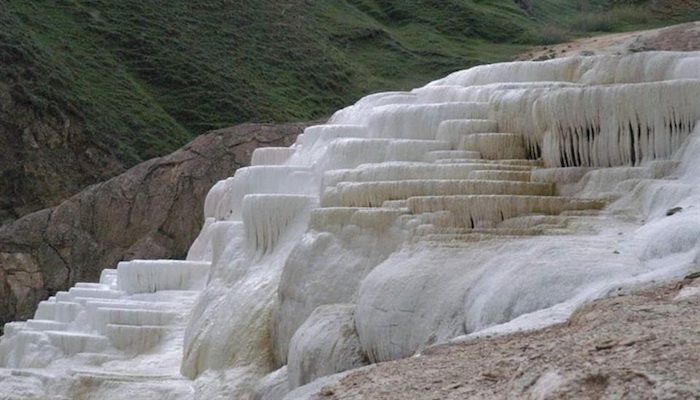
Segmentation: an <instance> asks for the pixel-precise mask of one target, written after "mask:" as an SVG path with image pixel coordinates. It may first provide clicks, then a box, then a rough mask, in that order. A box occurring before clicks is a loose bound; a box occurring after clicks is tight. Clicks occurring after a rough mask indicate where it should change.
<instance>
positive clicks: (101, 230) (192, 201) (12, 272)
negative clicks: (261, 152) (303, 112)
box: [0, 123, 306, 324]
mask: <svg viewBox="0 0 700 400" xmlns="http://www.w3.org/2000/svg"><path fill="white" fill-rule="evenodd" d="M304 127H306V124H303V123H296V124H286V125H262V124H244V125H238V126H235V127H232V128H227V129H222V130H217V131H212V132H210V133H208V134H205V135H202V136H200V137H198V138H197V139H195V140H194V141H192V142H191V143H190V144H188V145H187V146H185V147H183V148H181V149H180V150H178V151H176V152H175V153H173V154H171V155H169V156H167V157H162V158H155V159H152V160H149V161H146V162H144V163H142V164H139V165H137V166H136V167H134V168H132V169H130V170H128V171H126V172H125V173H123V174H121V175H119V176H117V177H115V178H113V179H110V180H108V181H106V182H104V183H100V184H96V185H93V186H91V187H89V188H87V189H86V190H84V191H82V192H80V193H79V194H77V195H75V196H73V197H71V198H69V199H68V200H66V201H64V202H63V203H61V204H60V205H58V206H56V207H53V208H49V209H45V210H41V211H38V212H35V213H32V214H29V215H26V216H24V217H22V218H20V219H18V220H17V221H14V222H13V223H11V224H7V225H5V226H3V227H2V228H0V324H3V323H5V322H7V321H10V320H16V319H26V318H28V317H30V316H31V315H32V313H33V312H34V310H35V309H36V305H37V303H38V302H39V301H40V300H42V299H43V298H46V297H47V296H48V295H51V294H53V293H55V292H56V291H58V290H63V289H66V288H68V287H70V286H71V285H72V284H74V283H75V282H77V281H94V280H96V279H97V278H98V277H99V275H100V271H101V270H102V269H103V268H106V267H114V266H115V265H116V263H117V262H118V261H120V260H126V259H134V258H179V257H184V255H185V253H186V251H187V249H188V247H189V245H190V243H191V242H192V240H194V238H195V237H196V235H197V233H198V231H199V228H200V226H201V224H202V221H203V216H202V209H203V203H204V197H205V195H206V193H207V191H208V190H209V188H210V187H211V186H212V185H213V184H214V183H215V182H217V181H218V180H220V179H223V178H226V177H228V176H231V175H232V174H233V172H234V171H235V170H236V169H237V168H239V167H241V166H245V165H247V164H248V163H249V162H250V157H251V154H252V152H253V150H254V149H255V148H257V147H261V146H289V145H290V144H292V143H293V142H294V140H295V138H296V136H297V135H298V134H299V133H301V131H303V129H304ZM54 172H55V173H58V172H60V171H56V170H55V171H54Z"/></svg>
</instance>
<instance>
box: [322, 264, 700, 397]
mask: <svg viewBox="0 0 700 400" xmlns="http://www.w3.org/2000/svg"><path fill="white" fill-rule="evenodd" d="M698 276H700V274H695V276H693V275H691V276H689V277H688V278H686V279H685V280H683V281H681V282H678V283H674V284H671V285H666V286H661V287H657V288H653V289H647V290H643V291H639V292H635V293H632V294H627V295H621V296H617V297H613V298H606V299H601V300H597V301H595V302H592V303H590V304H587V305H585V306H583V307H582V308H581V309H579V310H578V311H576V312H575V313H574V315H573V316H572V317H571V319H570V320H569V322H568V323H566V324H561V325H555V326H552V327H550V328H547V329H543V330H539V331H531V332H521V333H516V334H511V335H505V336H500V337H495V338H484V339H476V340H473V341H471V342H467V343H463V344H452V345H442V346H437V347H434V348H431V349H428V350H427V351H425V352H424V353H423V354H421V355H420V356H417V357H413V358H409V359H405V360H399V361H395V362H388V363H382V364H378V365H376V366H375V367H373V368H371V369H368V370H362V371H359V372H355V373H352V374H350V375H349V376H347V377H346V378H344V379H342V380H341V381H340V382H338V383H334V384H330V385H328V386H326V387H324V389H323V390H322V391H321V394H319V395H317V396H316V397H315V399H317V400H331V399H332V400H341V399H342V400H351V399H352V400H360V399H377V400H389V399H397V400H398V399H426V400H427V399H435V400H437V399H494V398H495V399H499V398H503V399H505V398H508V399H521V398H528V399H621V398H624V399H700V312H698V310H699V309H700V279H699V278H698Z"/></svg>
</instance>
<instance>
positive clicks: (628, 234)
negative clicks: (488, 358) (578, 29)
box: [0, 52, 700, 400]
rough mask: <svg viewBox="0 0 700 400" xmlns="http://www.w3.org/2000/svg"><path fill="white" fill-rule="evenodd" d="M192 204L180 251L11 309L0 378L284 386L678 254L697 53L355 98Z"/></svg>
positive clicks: (643, 280)
mask: <svg viewBox="0 0 700 400" xmlns="http://www.w3.org/2000/svg"><path fill="white" fill-rule="evenodd" d="M205 215H206V221H204V227H203V229H202V232H201V234H200V235H199V237H198V238H197V240H196V241H195V242H194V243H193V244H192V247H191V249H190V252H189V254H188V257H187V261H168V260H161V261H131V262H123V263H120V264H119V265H118V267H117V269H116V270H112V269H107V270H104V272H103V274H102V278H101V279H100V282H99V283H80V284H77V285H76V286H75V287H74V288H72V289H70V290H69V291H67V292H59V293H57V294H56V296H55V297H51V298H50V299H48V300H47V301H44V302H42V303H41V304H40V305H39V308H38V309H37V311H36V314H35V316H34V319H31V320H29V321H26V322H13V323H10V324H7V325H6V326H5V336H3V337H2V339H1V340H0V366H2V367H4V368H3V369H0V396H4V397H3V398H11V399H14V398H17V399H32V398H36V399H132V400H133V399H136V398H153V399H156V398H157V399H190V398H198V399H217V398H221V399H232V398H236V399H245V398H253V399H267V400H271V399H282V398H286V399H298V398H301V397H302V396H303V395H302V393H304V392H305V391H304V390H303V389H300V390H297V391H295V392H292V390H295V389H297V388H299V387H301V386H303V385H306V384H308V383H310V382H312V381H314V380H316V379H318V378H321V377H324V376H327V375H331V374H335V373H339V372H343V371H347V370H350V369H354V368H358V367H362V366H364V365H368V364H370V363H376V362H381V361H387V360H395V359H398V358H402V357H410V356H412V355H414V354H416V353H417V352H420V351H421V350H422V349H424V348H425V347H426V346H430V345H432V344H435V343H440V342H446V341H450V340H455V339H457V340H459V339H460V338H465V337H466V338H469V337H475V336H479V335H484V334H487V333H488V334H495V333H505V332H509V331H512V330H517V329H533V328H538V327H542V326H546V325H548V324H552V323H556V322H561V321H564V320H565V319H566V318H567V317H568V315H569V314H570V313H571V312H572V311H573V310H574V309H575V308H576V307H577V306H578V305H580V304H581V303H582V302H585V301H588V300H591V299H594V298H598V297H601V296H606V295H610V294H614V293H616V292H617V291H620V290H628V289H630V288H636V287H642V286H645V285H649V284H651V283H653V282H662V281H668V280H672V279H675V278H678V277H682V276H684V275H685V274H687V273H689V272H692V271H694V270H697V268H698V265H700V53H664V52H651V53H639V54H633V55H628V56H601V57H574V58H565V59H556V60H551V61H546V62H515V63H504V64H496V65H485V66H480V67H476V68H472V69H469V70H465V71H460V72H456V73H454V74H452V75H450V76H448V77H446V78H444V79H440V80H437V81H435V82H432V83H430V84H428V85H426V86H424V87H422V88H418V89H415V90H413V91H410V92H389V93H379V94H374V95H371V96H367V97H365V98H363V99H362V100H360V101H358V102H357V103H356V104H355V105H353V106H351V107H348V108H345V109H343V110H340V111H338V112H337V113H336V114H335V115H334V116H333V117H332V118H331V120H330V121H329V122H328V124H326V125H321V126H314V127H311V128H308V129H307V130H306V131H305V132H304V134H302V135H300V136H299V138H298V139H297V142H296V144H295V145H293V146H292V147H290V148H263V149H258V150H256V151H255V153H254V155H253V165H252V166H251V167H248V168H243V169H239V170H238V171H237V172H236V174H235V175H234V176H233V177H231V178H229V179H227V180H224V181H221V182H219V183H217V184H216V185H214V187H213V188H212V189H211V191H210V192H209V195H208V196H207V199H206V204H205ZM306 392H308V391H306ZM285 396H286V397H285Z"/></svg>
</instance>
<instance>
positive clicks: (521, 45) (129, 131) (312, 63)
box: [0, 0, 698, 165]
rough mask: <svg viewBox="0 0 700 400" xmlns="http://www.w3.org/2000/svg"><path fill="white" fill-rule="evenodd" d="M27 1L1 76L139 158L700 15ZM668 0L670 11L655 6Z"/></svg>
mask: <svg viewBox="0 0 700 400" xmlns="http://www.w3.org/2000/svg"><path fill="white" fill-rule="evenodd" d="M516 3H517V2H509V1H495V0H338V1H314V2H312V1H304V0H256V1H252V0H235V1H234V0H207V1H202V0H148V1H144V0H119V1H114V0H23V1H6V2H3V4H1V5H0V61H2V62H1V63H0V79H1V80H2V82H3V83H5V84H8V85H10V86H11V87H12V96H13V99H15V101H18V102H21V103H25V104H29V105H31V107H32V108H33V109H34V110H35V113H36V115H37V118H41V117H42V115H53V116H54V117H56V116H58V117H60V116H66V115H71V116H72V117H73V118H77V119H79V121H80V122H81V123H83V124H84V126H85V132H86V133H85V137H84V138H81V139H80V140H84V141H89V142H90V143H92V144H94V145H95V146H97V147H98V148H100V149H103V150H104V151H108V152H111V153H112V154H115V155H117V156H118V157H119V159H120V160H122V161H123V162H124V163H125V164H126V165H133V164H134V163H136V162H138V161H141V160H144V159H146V158H150V157H153V156H157V155H162V154H166V153H168V152H170V151H172V150H173V149H175V148H177V147H178V146H181V145H182V144H184V143H185V142H187V141H188V140H189V139H191V138H192V137H193V136H195V135H197V134H200V133H202V132H205V131H207V130H210V129H215V128H221V127H225V126H229V125H232V124H235V123H240V122H274V121H294V120H310V119H316V118H319V117H324V116H328V115H330V114H331V113H332V112H333V111H334V110H336V109H338V108H341V107H343V106H346V105H348V104H350V103H352V102H354V101H355V100H357V99H358V98H359V97H361V96H362V95H364V94H367V93H369V92H374V91H378V90H388V89H408V88H411V87H415V86H418V85H422V84H424V83H426V82H428V81H430V80H433V79H436V78H439V77H441V76H444V75H445V74H447V73H450V72H453V71H455V70H459V69H463V68H468V67H470V66H473V65H477V64H481V63H487V62H495V61H502V60H508V59H510V58H511V57H513V56H514V55H515V54H518V53H520V52H522V51H524V50H525V49H526V48H527V47H528V46H532V45H537V44H541V43H544V42H551V41H552V40H556V41H560V40H565V39H568V38H569V37H575V36H577V35H581V34H587V33H590V32H601V31H605V32H608V31H619V30H624V29H631V28H635V29H636V28H640V27H644V26H655V25H659V24H661V23H667V22H669V21H674V22H675V21H682V20H691V19H697V18H698V15H697V10H696V12H695V14H692V13H682V12H678V13H663V12H659V9H658V7H660V6H659V4H660V3H663V2H659V1H658V0H654V1H612V0H608V1H605V0H597V1H583V0H562V1H555V0H539V1H537V0H531V1H530V2H521V3H524V4H530V6H529V7H525V8H527V10H525V9H524V8H522V7H520V6H519V5H518V4H516ZM654 7H657V8H656V9H655V8H654Z"/></svg>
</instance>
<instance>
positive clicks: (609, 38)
mask: <svg viewBox="0 0 700 400" xmlns="http://www.w3.org/2000/svg"><path fill="white" fill-rule="evenodd" d="M653 50H664V51H693V50H700V21H696V22H689V23H686V24H680V25H674V26H669V27H666V28H660V29H653V30H647V31H635V32H625V33H617V34H613V35H606V36H596V37H589V38H583V39H579V40H576V41H573V42H569V43H563V44H557V45H552V46H543V47H541V48H539V49H536V50H534V51H530V52H527V53H524V54H522V55H520V56H519V57H517V58H516V59H517V60H538V61H541V60H548V59H552V58H560V57H568V56H576V55H588V56H590V55H610V54H629V53H636V52H640V51H653Z"/></svg>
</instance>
